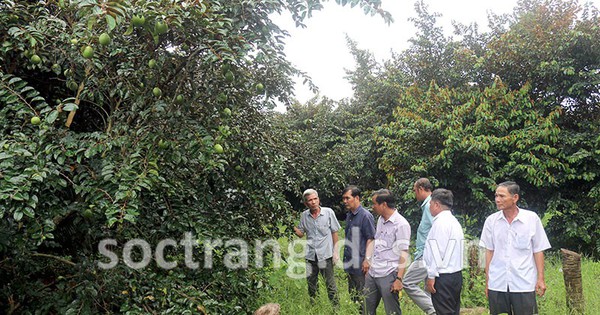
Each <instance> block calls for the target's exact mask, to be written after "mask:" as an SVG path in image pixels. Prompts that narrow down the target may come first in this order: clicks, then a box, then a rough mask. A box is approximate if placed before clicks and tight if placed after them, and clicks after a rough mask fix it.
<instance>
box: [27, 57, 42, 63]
mask: <svg viewBox="0 0 600 315" xmlns="http://www.w3.org/2000/svg"><path fill="white" fill-rule="evenodd" d="M30 60H31V62H32V63H33V64H34V65H38V64H40V63H41V62H42V58H40V56H38V55H33V56H31V59H30Z"/></svg>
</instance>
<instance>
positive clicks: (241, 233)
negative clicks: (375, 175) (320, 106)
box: [0, 0, 390, 314]
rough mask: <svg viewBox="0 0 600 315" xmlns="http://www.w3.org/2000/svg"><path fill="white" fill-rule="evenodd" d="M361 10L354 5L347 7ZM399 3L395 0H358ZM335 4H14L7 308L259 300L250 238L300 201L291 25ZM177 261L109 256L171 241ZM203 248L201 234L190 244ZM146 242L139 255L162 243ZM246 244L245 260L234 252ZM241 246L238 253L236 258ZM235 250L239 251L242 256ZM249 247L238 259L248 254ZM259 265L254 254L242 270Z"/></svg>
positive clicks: (183, 305) (190, 305) (4, 249)
mask: <svg viewBox="0 0 600 315" xmlns="http://www.w3.org/2000/svg"><path fill="white" fill-rule="evenodd" d="M342 4H346V1H342ZM350 4H351V5H352V6H354V5H356V4H359V5H360V7H362V8H363V9H364V11H365V12H367V13H370V14H380V15H382V16H384V18H386V19H389V18H390V17H389V15H388V14H387V13H386V12H384V11H382V10H380V9H379V4H378V1H370V0H361V1H351V3H350ZM321 7H322V6H321V4H320V1H296V0H290V1H246V0H244V1H229V0H228V1H192V0H175V1H162V0H137V1H134V0H131V1H130V0H114V1H104V0H98V1H96V0H58V1H53V0H50V1H2V3H0V42H1V43H2V46H1V48H0V86H1V88H0V104H1V105H0V129H1V131H0V132H1V134H2V139H1V140H0V148H1V151H0V165H1V168H0V170H1V171H0V201H1V203H0V218H1V221H0V235H1V236H0V279H1V280H0V285H1V289H0V291H1V293H0V310H2V313H55V314H75V313H77V314H90V313H116V312H132V313H173V314H181V313H192V312H195V313H208V312H210V313H220V314H240V313H247V312H250V311H251V310H252V309H253V308H254V307H255V306H256V305H255V301H254V300H253V299H252V297H253V296H254V295H255V294H256V288H260V287H261V286H262V283H263V279H264V270H263V269H260V268H255V267H253V262H250V263H249V267H248V268H240V269H238V270H235V271H231V270H229V269H227V268H226V267H225V266H224V264H223V261H224V260H226V259H230V260H232V261H234V262H243V261H244V259H245V258H244V257H245V256H244V255H243V253H240V252H241V248H239V247H238V246H233V245H232V246H227V245H215V246H216V248H215V249H214V250H213V251H212V259H213V261H215V263H214V265H213V267H212V268H211V269H208V268H204V267H203V266H204V263H205V262H206V260H208V258H207V257H206V255H204V249H205V248H206V246H207V243H208V242H209V240H211V239H219V238H224V239H225V240H227V239H233V238H235V239H239V240H242V241H248V242H250V243H249V244H250V245H251V246H252V244H254V243H253V241H254V240H255V239H263V238H267V237H269V236H276V235H277V234H278V233H280V230H279V229H278V228H276V225H277V223H278V222H281V221H282V220H283V218H285V217H286V216H287V213H288V212H289V210H290V204H289V202H288V201H287V200H286V198H285V194H284V193H283V192H285V191H290V190H292V189H293V188H291V186H290V184H289V183H290V181H291V180H290V179H289V178H287V177H286V174H285V173H284V171H285V167H284V166H285V165H284V163H285V159H284V157H283V156H282V155H281V154H279V153H278V146H279V144H278V143H277V142H276V139H277V137H275V133H274V131H273V128H272V127H271V123H270V121H269V120H268V119H267V118H268V114H267V113H266V112H267V111H268V109H270V108H273V107H274V104H275V103H274V102H275V100H279V101H281V102H289V93H290V90H291V77H292V76H293V75H297V74H299V75H302V74H301V73H299V72H298V71H297V70H295V69H294V68H292V67H291V66H290V64H289V62H288V61H286V60H285V58H284V55H283V38H284V37H285V36H286V32H285V31H283V30H281V29H280V28H279V27H278V26H277V25H274V24H273V23H272V22H271V20H270V18H269V14H272V13H274V12H290V13H291V15H292V17H293V18H294V19H295V21H296V22H297V24H298V25H302V21H303V19H304V18H305V17H307V16H310V14H311V12H312V11H313V10H318V9H320V8H321ZM187 232H189V233H192V237H193V240H195V239H198V241H197V242H196V243H193V245H194V246H195V247H194V250H193V259H194V260H195V261H196V262H198V263H199V265H200V268H189V267H187V266H186V265H184V263H183V262H184V260H185V257H186V255H187V253H185V251H184V247H185V246H184V244H183V243H182V244H180V245H181V246H168V247H167V248H166V249H165V251H164V252H165V255H166V257H167V258H166V259H167V261H176V262H178V265H177V267H175V268H174V269H171V270H166V269H163V268H159V266H158V265H157V263H156V261H155V260H157V259H158V258H156V259H153V260H152V261H151V262H150V264H149V265H148V266H146V267H145V268H141V269H137V268H133V267H130V266H128V265H126V263H125V262H124V261H123V260H121V261H120V262H119V263H118V264H117V265H116V266H115V267H114V268H112V269H108V270H103V269H101V268H98V266H97V263H98V262H101V263H107V262H109V259H108V257H105V256H106V255H100V254H99V252H98V250H99V249H98V244H99V242H100V241H101V240H103V239H109V238H110V239H114V240H115V241H116V245H114V244H113V245H111V246H109V247H108V249H109V250H111V251H112V252H114V253H115V254H116V255H117V256H118V257H122V255H121V253H122V252H125V251H126V250H125V249H124V244H126V242H128V241H129V240H132V239H141V240H144V241H145V242H147V243H148V244H149V245H150V250H151V253H150V254H154V249H155V247H156V251H158V248H157V245H158V244H159V242H160V241H161V240H163V239H171V240H173V241H175V240H177V241H175V242H176V243H175V244H177V242H178V241H179V240H181V239H184V233H187ZM190 246H192V245H190ZM141 249H142V247H141V246H136V247H134V248H133V254H132V255H131V256H132V257H133V260H134V261H135V262H140V260H141V259H142V258H144V257H145V256H148V255H145V253H144V252H143V251H142V250H141ZM232 251H233V253H234V254H235V255H233V256H232V253H231V252H232ZM236 253H237V254H236ZM228 254H229V255H228ZM232 257H233V258H232ZM242 265H243V264H242Z"/></svg>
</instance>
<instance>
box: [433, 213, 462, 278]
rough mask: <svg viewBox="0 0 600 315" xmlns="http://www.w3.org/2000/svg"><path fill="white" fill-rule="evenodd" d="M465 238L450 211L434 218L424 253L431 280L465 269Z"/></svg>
mask: <svg viewBox="0 0 600 315" xmlns="http://www.w3.org/2000/svg"><path fill="white" fill-rule="evenodd" d="M464 238H465V236H464V234H463V230H462V227H461V226H460V223H459V222H458V220H457V219H456V217H454V216H453V215H452V212H451V211H450V210H444V211H442V212H440V213H438V215H436V216H435V217H434V218H433V225H432V226H431V230H430V231H429V235H428V236H427V241H426V242H425V250H424V252H423V260H424V261H425V265H426V266H427V277H428V278H429V279H433V278H435V277H439V275H440V274H441V273H454V272H457V271H461V270H462V269H463V240H464Z"/></svg>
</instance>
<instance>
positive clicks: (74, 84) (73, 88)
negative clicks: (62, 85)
mask: <svg viewBox="0 0 600 315" xmlns="http://www.w3.org/2000/svg"><path fill="white" fill-rule="evenodd" d="M67 87H68V88H69V90H71V91H73V92H75V91H77V89H79V85H78V84H77V82H75V81H67Z"/></svg>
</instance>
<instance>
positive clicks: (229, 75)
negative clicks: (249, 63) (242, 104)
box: [225, 71, 235, 82]
mask: <svg viewBox="0 0 600 315" xmlns="http://www.w3.org/2000/svg"><path fill="white" fill-rule="evenodd" d="M233 79H235V76H234V75H233V72H231V71H227V72H225V80H227V82H233Z"/></svg>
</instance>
